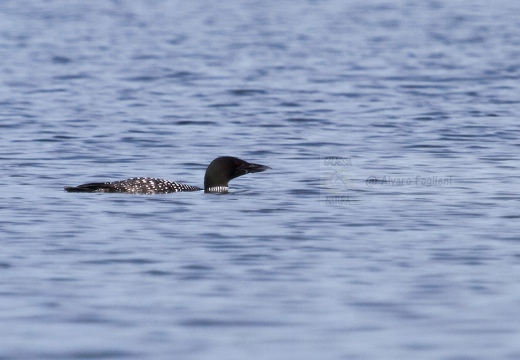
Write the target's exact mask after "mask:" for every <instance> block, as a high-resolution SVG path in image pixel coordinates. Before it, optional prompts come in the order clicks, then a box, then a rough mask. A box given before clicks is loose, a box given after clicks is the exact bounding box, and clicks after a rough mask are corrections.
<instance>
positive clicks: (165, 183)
mask: <svg viewBox="0 0 520 360" xmlns="http://www.w3.org/2000/svg"><path fill="white" fill-rule="evenodd" d="M267 169H270V167H268V166H264V165H259V164H251V163H248V162H246V161H244V160H241V159H238V158H235V157H231V156H221V157H218V158H216V159H215V160H213V161H212V162H211V164H209V166H208V168H207V169H206V174H205V176H204V189H202V188H199V187H197V186H192V185H187V184H181V183H178V182H174V181H169V180H164V179H156V178H145V177H137V178H131V179H127V180H120V181H113V182H97V183H88V184H83V185H79V186H73V187H65V191H68V192H107V193H130V194H164V193H173V192H181V191H182V192H184V191H200V190H204V191H205V192H216V193H223V192H227V191H228V189H229V185H228V182H229V181H230V180H232V179H234V178H236V177H239V176H242V175H245V174H248V173H253V172H261V171H265V170H267Z"/></svg>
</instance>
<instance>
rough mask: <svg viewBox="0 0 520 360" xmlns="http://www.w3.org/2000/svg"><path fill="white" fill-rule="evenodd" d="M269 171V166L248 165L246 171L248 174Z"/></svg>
mask: <svg viewBox="0 0 520 360" xmlns="http://www.w3.org/2000/svg"><path fill="white" fill-rule="evenodd" d="M269 169H271V168H270V167H269V166H265V165H260V164H251V163H249V164H248V166H247V168H246V170H247V172H248V173H257V172H262V171H266V170H269Z"/></svg>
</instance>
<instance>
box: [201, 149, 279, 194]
mask: <svg viewBox="0 0 520 360" xmlns="http://www.w3.org/2000/svg"><path fill="white" fill-rule="evenodd" d="M267 169H270V167H269V166H265V165H260V164H251V163H248V162H247V161H244V160H241V159H239V158H236V157H232V156H221V157H218V158H216V159H215V160H213V161H212V162H211V164H209V166H208V168H207V169H206V175H205V176H204V190H205V191H206V192H219V191H222V190H221V188H227V187H228V182H229V181H230V180H231V179H234V178H236V177H239V176H242V175H245V174H249V173H255V172H261V171H265V170H267Z"/></svg>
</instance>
